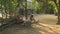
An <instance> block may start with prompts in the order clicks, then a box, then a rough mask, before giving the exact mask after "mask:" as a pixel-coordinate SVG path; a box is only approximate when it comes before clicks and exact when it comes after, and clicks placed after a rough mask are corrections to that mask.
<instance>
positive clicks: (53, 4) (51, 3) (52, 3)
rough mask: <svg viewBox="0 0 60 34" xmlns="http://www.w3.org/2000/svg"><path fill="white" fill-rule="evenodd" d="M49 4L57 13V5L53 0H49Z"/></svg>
mask: <svg viewBox="0 0 60 34" xmlns="http://www.w3.org/2000/svg"><path fill="white" fill-rule="evenodd" d="M49 5H50V7H51V8H52V9H53V10H54V12H55V13H58V7H57V6H56V4H55V3H54V2H53V1H49Z"/></svg>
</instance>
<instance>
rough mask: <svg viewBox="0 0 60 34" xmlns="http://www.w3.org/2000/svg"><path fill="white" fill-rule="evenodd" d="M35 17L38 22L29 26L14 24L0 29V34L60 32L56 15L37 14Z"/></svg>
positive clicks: (56, 33)
mask: <svg viewBox="0 0 60 34" xmlns="http://www.w3.org/2000/svg"><path fill="white" fill-rule="evenodd" d="M35 17H36V20H39V23H37V24H32V25H31V26H29V27H25V26H22V25H20V24H14V25H11V26H10V27H8V28H6V29H4V30H3V31H1V32H0V34H60V25H56V23H57V16H55V15H40V16H39V15H38V16H35Z"/></svg>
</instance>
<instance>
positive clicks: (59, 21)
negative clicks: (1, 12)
mask: <svg viewBox="0 0 60 34" xmlns="http://www.w3.org/2000/svg"><path fill="white" fill-rule="evenodd" d="M57 24H60V1H59V6H58V23H57Z"/></svg>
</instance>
